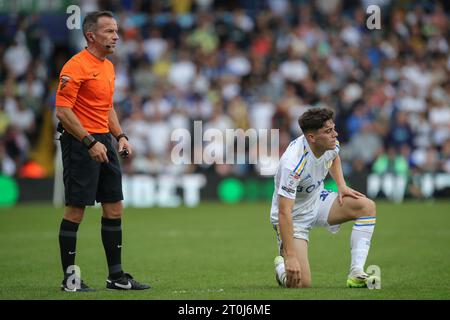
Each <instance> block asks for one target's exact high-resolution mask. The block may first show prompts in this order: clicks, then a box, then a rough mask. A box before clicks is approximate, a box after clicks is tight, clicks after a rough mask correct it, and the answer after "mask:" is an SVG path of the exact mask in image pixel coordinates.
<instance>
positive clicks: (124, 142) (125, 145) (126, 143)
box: [118, 138, 133, 157]
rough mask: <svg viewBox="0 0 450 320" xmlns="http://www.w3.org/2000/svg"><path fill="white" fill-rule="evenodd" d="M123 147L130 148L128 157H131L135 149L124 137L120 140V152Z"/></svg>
mask: <svg viewBox="0 0 450 320" xmlns="http://www.w3.org/2000/svg"><path fill="white" fill-rule="evenodd" d="M123 149H127V150H128V157H131V155H132V154H133V151H132V149H131V145H130V143H129V142H128V140H127V139H125V138H122V139H120V140H119V150H118V151H119V154H120V153H121V152H122V151H123Z"/></svg>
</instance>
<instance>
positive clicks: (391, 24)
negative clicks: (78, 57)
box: [0, 0, 450, 176]
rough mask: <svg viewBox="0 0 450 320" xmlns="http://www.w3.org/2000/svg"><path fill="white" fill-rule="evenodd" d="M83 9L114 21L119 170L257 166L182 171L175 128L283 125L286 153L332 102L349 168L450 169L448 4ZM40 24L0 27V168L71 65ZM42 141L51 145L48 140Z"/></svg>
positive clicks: (33, 135)
mask: <svg viewBox="0 0 450 320" xmlns="http://www.w3.org/2000/svg"><path fill="white" fill-rule="evenodd" d="M369 4H377V5H379V6H380V7H381V30H369V29H368V28H367V27H366V19H367V17H368V15H367V14H366V12H365V8H366V7H367V5H369ZM80 7H81V9H82V12H88V11H92V10H97V9H102V10H111V11H113V12H114V13H115V15H116V17H117V21H118V24H119V28H120V37H121V39H120V42H119V45H118V48H117V51H116V54H115V55H114V56H111V58H110V59H111V60H112V61H113V63H114V64H115V68H116V86H115V88H116V91H115V96H114V101H115V107H116V109H117V111H118V114H119V116H120V119H121V123H122V127H123V129H124V131H125V132H126V133H127V134H128V135H129V137H130V141H132V145H133V146H134V151H135V157H133V158H132V159H130V160H129V161H126V162H124V170H125V172H143V173H161V172H169V171H172V172H179V171H185V172H199V171H201V172H205V171H215V172H216V173H218V174H220V175H247V174H255V172H256V173H257V171H258V168H257V167H255V166H253V165H212V166H207V165H191V166H174V165H173V164H172V162H171V151H172V147H173V145H174V142H171V140H170V136H171V132H172V131H173V130H174V129H176V128H186V129H189V130H192V123H193V121H194V120H202V121H203V128H204V130H205V129H206V128H217V129H219V130H222V131H224V130H225V129H227V128H236V129H237V128H242V129H244V130H246V129H248V128H255V129H269V128H275V129H279V130H280V131H279V132H280V155H281V153H282V152H283V151H284V149H285V148H286V146H287V144H288V143H289V141H290V140H291V139H293V138H295V137H297V136H298V135H299V134H300V131H299V127H298V124H297V119H298V117H299V116H300V115H301V114H302V112H304V111H305V110H306V108H310V107H319V106H327V107H330V108H332V109H334V110H335V112H336V126H337V130H338V133H339V140H340V142H341V146H342V149H341V157H342V158H343V160H344V170H345V174H346V175H352V174H355V173H357V172H377V173H384V172H394V173H397V174H404V175H408V174H410V173H411V172H412V173H421V172H447V173H450V78H449V73H450V51H449V45H450V44H449V39H450V28H449V5H448V4H446V3H445V1H389V0H379V1H375V0H372V1H369V0H367V1H364V0H361V1H356V0H354V1H340V0H315V1H302V0H291V1H289V0H260V1H256V0H244V1H225V0H223V1H218V0H216V1H214V0H172V1H150V0H147V1H145V0H142V1H80ZM38 22H39V15H23V16H20V15H18V16H17V23H16V25H15V26H14V28H11V27H7V26H5V25H1V24H0V172H1V173H2V174H5V175H10V176H23V175H25V174H26V173H23V172H22V171H21V170H22V169H23V167H24V165H26V164H29V160H33V157H32V156H30V155H32V151H33V150H35V149H34V148H36V146H37V144H38V143H39V140H40V137H42V134H41V132H42V131H43V130H44V125H43V124H44V123H45V121H43V118H44V114H45V113H46V112H49V111H52V110H54V96H55V90H56V86H57V84H58V73H59V70H60V69H61V67H62V65H63V63H64V62H65V61H64V60H63V61H59V60H58V59H56V60H55V55H54V48H55V45H54V43H53V41H52V39H51V38H50V37H49V36H48V35H47V34H46V33H45V31H44V32H42V29H40V28H38V27H37V26H38ZM67 43H68V44H71V45H69V46H67V48H68V50H67V55H66V60H67V59H68V58H70V56H71V55H73V54H74V53H76V52H77V51H78V50H80V49H82V48H83V47H84V44H85V42H84V40H83V38H82V35H81V32H80V31H78V32H75V31H74V32H71V37H70V39H67ZM60 60H61V59H60ZM52 125H54V123H53V122H52ZM53 130H54V129H53ZM47 137H48V136H47ZM47 143H48V144H51V145H52V146H53V143H54V140H53V136H51V137H50V139H48V138H47ZM224 147H232V145H227V146H224ZM247 152H251V150H247Z"/></svg>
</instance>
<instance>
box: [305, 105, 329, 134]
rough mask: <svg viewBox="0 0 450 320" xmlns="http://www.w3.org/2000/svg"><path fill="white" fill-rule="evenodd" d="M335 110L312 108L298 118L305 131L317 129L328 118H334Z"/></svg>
mask: <svg viewBox="0 0 450 320" xmlns="http://www.w3.org/2000/svg"><path fill="white" fill-rule="evenodd" d="M333 116H334V112H333V110H331V109H328V108H311V109H309V110H308V111H306V112H305V113H303V114H302V115H301V116H300V118H299V119H298V124H299V125H300V129H302V131H303V133H305V132H311V131H316V130H319V129H320V128H322V127H323V126H324V125H325V122H327V121H328V120H333Z"/></svg>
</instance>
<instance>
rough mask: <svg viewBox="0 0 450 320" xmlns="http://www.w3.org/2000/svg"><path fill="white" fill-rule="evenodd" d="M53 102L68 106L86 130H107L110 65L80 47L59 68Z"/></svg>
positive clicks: (111, 85)
mask: <svg viewBox="0 0 450 320" xmlns="http://www.w3.org/2000/svg"><path fill="white" fill-rule="evenodd" d="M59 79H60V83H59V87H58V91H57V92H56V106H58V107H67V108H71V109H72V110H73V112H74V113H75V115H76V116H77V118H78V119H79V120H80V122H81V125H82V126H83V127H84V128H85V129H86V130H87V131H88V132H89V133H108V132H109V112H110V110H111V108H112V106H113V95H114V80H115V73H114V66H113V64H112V63H111V61H109V60H108V59H104V60H100V59H99V58H97V57H96V56H94V55H93V54H91V53H90V52H89V51H88V50H86V49H84V50H83V51H81V52H79V53H78V54H76V55H74V56H73V57H72V58H71V59H70V60H69V61H67V63H66V64H65V65H64V67H63V68H62V70H61V73H60V76H59Z"/></svg>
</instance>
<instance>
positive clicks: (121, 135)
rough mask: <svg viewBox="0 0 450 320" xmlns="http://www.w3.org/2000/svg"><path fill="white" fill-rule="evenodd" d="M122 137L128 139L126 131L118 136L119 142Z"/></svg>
mask: <svg viewBox="0 0 450 320" xmlns="http://www.w3.org/2000/svg"><path fill="white" fill-rule="evenodd" d="M120 138H125V139H127V141H128V137H127V135H126V134H125V133H121V134H119V135H118V136H117V137H116V140H117V142H119V140H120Z"/></svg>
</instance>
